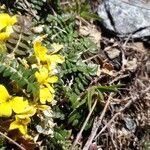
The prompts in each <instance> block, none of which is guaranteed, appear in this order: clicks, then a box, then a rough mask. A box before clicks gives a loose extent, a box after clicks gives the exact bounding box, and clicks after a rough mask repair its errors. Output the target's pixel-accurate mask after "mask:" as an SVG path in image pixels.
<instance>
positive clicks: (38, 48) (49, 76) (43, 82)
mask: <svg viewBox="0 0 150 150" xmlns="http://www.w3.org/2000/svg"><path fill="white" fill-rule="evenodd" d="M43 38H44V36H43V37H38V38H37V39H35V41H34V43H33V44H34V53H35V56H36V59H37V61H38V65H37V67H38V71H37V72H36V73H35V77H36V78H37V81H38V83H39V85H40V90H39V99H40V102H41V104H45V103H46V101H47V102H51V101H52V100H53V99H54V95H55V90H54V88H53V84H54V83H56V82H57V81H58V77H57V76H56V75H54V73H53V72H54V69H56V66H57V64H58V63H60V64H61V63H63V62H64V61H65V59H64V57H63V56H61V55H59V54H55V53H56V52H58V51H59V50H60V49H62V48H63V45H60V44H56V43H54V44H52V45H51V46H52V48H53V50H54V51H53V52H51V53H49V54H48V49H47V48H46V47H45V46H43V45H42V43H41V42H42V40H43Z"/></svg>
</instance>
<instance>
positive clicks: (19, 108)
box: [11, 96, 29, 114]
mask: <svg viewBox="0 0 150 150" xmlns="http://www.w3.org/2000/svg"><path fill="white" fill-rule="evenodd" d="M11 106H12V109H13V111H14V112H15V113H17V114H19V113H22V112H24V111H25V110H26V109H27V108H28V107H29V104H28V101H27V100H23V97H19V96H16V97H14V98H13V99H12V100H11Z"/></svg>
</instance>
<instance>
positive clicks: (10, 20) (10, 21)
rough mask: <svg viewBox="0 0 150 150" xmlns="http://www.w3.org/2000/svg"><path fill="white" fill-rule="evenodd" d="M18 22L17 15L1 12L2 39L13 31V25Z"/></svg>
mask: <svg viewBox="0 0 150 150" xmlns="http://www.w3.org/2000/svg"><path fill="white" fill-rule="evenodd" d="M16 22H17V17H16V16H12V17H11V16H9V15H8V14H6V13H2V14H0V41H5V40H7V39H8V38H9V36H10V34H11V33H12V32H13V28H12V26H13V25H14V24H15V23H16Z"/></svg>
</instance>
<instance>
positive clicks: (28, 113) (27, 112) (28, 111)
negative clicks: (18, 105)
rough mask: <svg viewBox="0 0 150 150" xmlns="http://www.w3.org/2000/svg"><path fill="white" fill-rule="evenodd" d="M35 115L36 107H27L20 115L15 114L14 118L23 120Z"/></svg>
mask: <svg viewBox="0 0 150 150" xmlns="http://www.w3.org/2000/svg"><path fill="white" fill-rule="evenodd" d="M35 113H36V107H35V106H28V107H27V108H26V109H25V110H24V111H23V112H22V113H20V114H17V115H16V116H17V117H19V118H21V119H24V118H29V117H32V116H33V115H35Z"/></svg>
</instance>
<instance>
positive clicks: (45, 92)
mask: <svg viewBox="0 0 150 150" xmlns="http://www.w3.org/2000/svg"><path fill="white" fill-rule="evenodd" d="M53 99H54V94H52V93H51V92H50V90H49V89H48V88H41V89H40V102H41V103H42V104H45V103H46V101H48V102H51V101H52V100H53Z"/></svg>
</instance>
